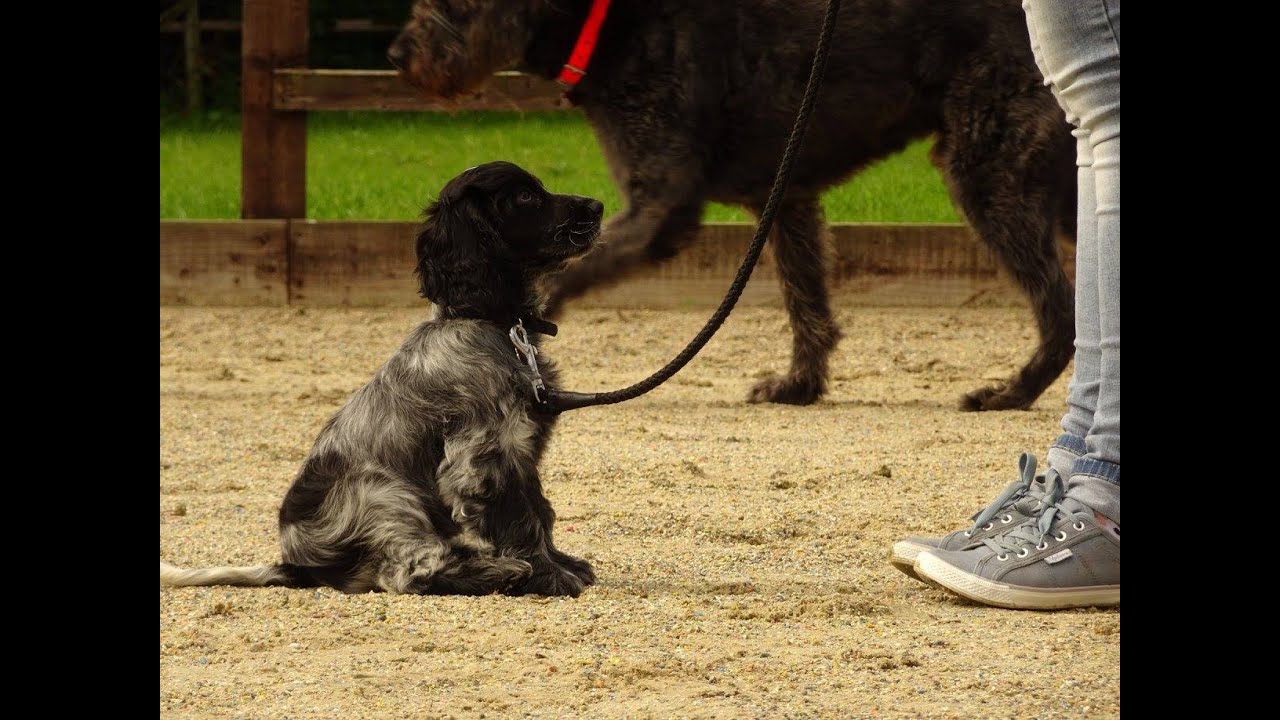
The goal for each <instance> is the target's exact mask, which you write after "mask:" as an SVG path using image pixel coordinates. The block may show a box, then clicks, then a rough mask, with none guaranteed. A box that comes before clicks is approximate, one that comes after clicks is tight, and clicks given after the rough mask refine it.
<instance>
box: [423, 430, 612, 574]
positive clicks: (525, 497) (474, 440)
mask: <svg viewBox="0 0 1280 720" xmlns="http://www.w3.org/2000/svg"><path fill="white" fill-rule="evenodd" d="M509 422H510V419H509V420H508V424H509ZM509 430H510V428H508V427H497V428H496V429H495V428H473V429H471V430H470V431H461V432H457V433H454V434H453V435H451V436H450V438H449V439H448V440H446V442H445V460H444V462H442V463H441V465H440V468H439V471H438V474H437V478H438V480H439V486H440V491H441V495H442V497H443V498H444V499H445V501H446V502H448V503H450V504H451V505H452V506H453V519H454V521H455V522H456V523H457V524H458V525H459V527H460V528H461V532H460V533H459V535H458V536H457V537H456V538H455V542H457V543H459V544H464V545H467V546H469V547H471V548H474V549H477V550H480V551H482V552H490V553H494V554H497V555H501V556H507V557H514V558H519V559H521V560H524V561H525V562H528V563H529V564H530V565H531V566H532V567H533V574H532V576H531V577H530V578H529V580H528V581H526V582H525V583H524V584H522V585H517V586H515V587H513V588H511V590H510V591H509V592H510V593H511V594H522V593H536V594H540V595H570V596H573V597H577V596H578V595H579V594H580V593H581V592H582V590H583V588H585V587H586V586H588V585H591V584H593V583H594V582H595V573H594V572H593V571H592V569H591V565H590V563H587V562H586V561H585V560H580V559H578V558H574V557H570V556H569V555H566V554H564V553H562V552H560V551H559V550H557V549H556V547H555V545H554V544H553V543H552V539H551V532H552V526H553V525H554V524H555V517H556V516H555V511H554V510H552V508H551V503H550V502H549V501H548V500H547V499H546V497H544V496H543V494H542V481H541V479H540V478H539V477H538V470H537V463H536V458H535V457H534V456H533V453H532V452H531V451H530V450H529V449H528V448H527V447H525V446H524V444H522V443H518V442H511V438H512V437H513V434H512V433H511V432H509ZM516 436H517V437H518V436H519V435H516Z"/></svg>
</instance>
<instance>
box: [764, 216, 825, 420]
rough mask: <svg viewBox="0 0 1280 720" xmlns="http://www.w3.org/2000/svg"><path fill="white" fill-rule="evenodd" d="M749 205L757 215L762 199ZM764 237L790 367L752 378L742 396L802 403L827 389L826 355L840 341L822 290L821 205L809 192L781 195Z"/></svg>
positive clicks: (823, 241)
mask: <svg viewBox="0 0 1280 720" xmlns="http://www.w3.org/2000/svg"><path fill="white" fill-rule="evenodd" d="M753 210H754V211H755V212H756V213H757V215H758V214H759V213H760V211H761V210H763V203H761V204H760V205H758V206H756V207H754V208H753ZM770 240H771V241H772V242H773V257H774V259H775V260H776V261H777V263H778V280H779V282H780V283H781V284H782V298H783V301H784V302H785V303H786V306H787V314H788V315H789V317H790V319H791V369H790V370H788V371H787V374H786V375H782V376H777V375H773V376H770V377H767V378H765V379H764V380H762V381H760V382H759V383H757V384H756V386H755V387H754V388H752V389H751V393H750V395H749V396H748V398H747V399H748V400H749V401H750V402H776V403H790V404H792V405H808V404H809V403H812V402H814V401H815V400H817V399H818V398H819V397H821V396H822V395H823V394H824V393H825V392H826V391H827V359H828V358H829V357H830V356H831V351H832V350H833V349H835V346H836V343H837V342H839V341H840V328H839V327H838V326H837V325H836V321H835V318H834V317H832V315H831V303H830V300H829V299H828V295H827V255H828V244H829V236H828V231H827V225H826V222H824V221H823V218H822V206H821V205H819V204H818V201H817V200H816V199H813V198H809V199H803V200H786V201H784V202H783V203H782V205H781V206H780V207H779V209H778V215H777V218H776V220H775V222H774V226H773V232H772V235H770Z"/></svg>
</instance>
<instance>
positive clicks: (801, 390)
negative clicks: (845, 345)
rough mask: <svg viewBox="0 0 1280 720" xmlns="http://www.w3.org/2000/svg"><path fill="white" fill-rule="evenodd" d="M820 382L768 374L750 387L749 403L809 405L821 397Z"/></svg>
mask: <svg viewBox="0 0 1280 720" xmlns="http://www.w3.org/2000/svg"><path fill="white" fill-rule="evenodd" d="M822 393H823V387H822V382H821V381H819V380H815V379H813V378H802V377H797V376H795V375H770V376H769V377H767V378H765V379H763V380H761V381H760V382H758V383H756V384H755V387H753V388H751V392H750V393H749V394H748V395H747V402H749V403H762V402H770V403H783V404H786V405H811V404H813V403H814V402H816V401H817V400H818V398H820V397H822Z"/></svg>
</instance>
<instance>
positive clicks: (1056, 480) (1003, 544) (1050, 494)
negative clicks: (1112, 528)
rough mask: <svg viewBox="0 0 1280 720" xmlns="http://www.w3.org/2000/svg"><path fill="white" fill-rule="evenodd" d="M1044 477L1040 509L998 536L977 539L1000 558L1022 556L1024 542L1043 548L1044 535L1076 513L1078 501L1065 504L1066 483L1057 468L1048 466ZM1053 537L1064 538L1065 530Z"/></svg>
mask: <svg viewBox="0 0 1280 720" xmlns="http://www.w3.org/2000/svg"><path fill="white" fill-rule="evenodd" d="M1044 480H1045V487H1046V488H1047V493H1046V495H1045V497H1044V499H1043V501H1042V502H1043V503H1044V504H1043V505H1042V506H1041V508H1040V510H1039V511H1038V512H1037V513H1036V514H1035V515H1033V516H1032V517H1029V518H1027V519H1026V520H1025V521H1023V522H1022V523H1021V524H1020V525H1018V526H1017V527H1015V528H1013V529H1011V530H1006V531H1005V532H1003V533H1000V534H999V535H995V536H993V537H989V538H984V539H982V540H981V541H980V542H981V543H982V544H983V545H986V546H987V547H989V548H991V549H992V550H993V551H995V552H996V554H997V555H1000V556H1002V557H1003V556H1006V555H1007V554H1008V553H1010V552H1015V553H1018V554H1019V555H1020V556H1022V555H1025V553H1023V552H1022V551H1023V549H1024V548H1025V547H1026V546H1027V545H1034V546H1035V547H1036V548H1037V549H1044V547H1045V545H1046V543H1045V541H1044V538H1045V536H1046V535H1048V534H1049V533H1051V532H1053V530H1054V528H1055V527H1056V526H1057V524H1058V523H1059V522H1062V521H1065V520H1067V519H1069V518H1074V517H1075V516H1076V515H1078V514H1079V512H1078V511H1077V509H1076V507H1074V506H1076V505H1079V503H1075V502H1073V501H1070V500H1068V501H1067V503H1066V505H1064V503H1063V500H1064V495H1065V494H1066V486H1065V484H1064V483H1063V482H1062V476H1061V475H1059V474H1058V472H1057V471H1056V470H1054V469H1052V468H1050V469H1049V471H1048V472H1046V473H1045V477H1044ZM1077 529H1078V527H1077ZM1054 537H1055V539H1057V540H1059V541H1061V540H1065V539H1066V538H1065V533H1061V534H1060V535H1058V536H1054ZM975 547H976V546H975Z"/></svg>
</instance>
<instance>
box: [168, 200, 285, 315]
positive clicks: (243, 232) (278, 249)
mask: <svg viewBox="0 0 1280 720" xmlns="http://www.w3.org/2000/svg"><path fill="white" fill-rule="evenodd" d="M288 224H289V223H288V221H287V220H222V221H218V220H198V221H187V220H161V221H160V304H161V305H286V304H288V282H287V281H288V252H287V243H288Z"/></svg>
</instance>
